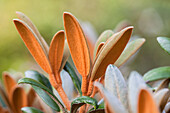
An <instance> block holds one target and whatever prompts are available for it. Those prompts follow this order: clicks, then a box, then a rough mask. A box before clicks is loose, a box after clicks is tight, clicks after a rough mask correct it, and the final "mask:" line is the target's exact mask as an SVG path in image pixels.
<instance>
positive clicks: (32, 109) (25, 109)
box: [21, 107, 43, 113]
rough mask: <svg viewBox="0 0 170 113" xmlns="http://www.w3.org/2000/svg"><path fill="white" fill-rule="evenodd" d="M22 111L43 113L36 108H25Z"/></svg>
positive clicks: (25, 112)
mask: <svg viewBox="0 0 170 113" xmlns="http://www.w3.org/2000/svg"><path fill="white" fill-rule="evenodd" d="M21 111H22V112H23V113H43V112H42V111H41V110H39V109H37V108H34V107H23V108H22V109H21Z"/></svg>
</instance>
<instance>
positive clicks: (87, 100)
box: [71, 96, 98, 113]
mask: <svg viewBox="0 0 170 113" xmlns="http://www.w3.org/2000/svg"><path fill="white" fill-rule="evenodd" d="M84 104H90V105H92V106H93V107H94V109H97V107H98V106H97V101H96V100H95V99H94V98H91V97H88V96H81V97H77V98H76V99H74V100H73V101H72V103H71V113H76V112H77V109H78V108H79V107H81V106H82V105H84Z"/></svg>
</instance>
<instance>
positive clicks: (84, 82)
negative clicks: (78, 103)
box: [81, 76, 88, 96]
mask: <svg viewBox="0 0 170 113" xmlns="http://www.w3.org/2000/svg"><path fill="white" fill-rule="evenodd" d="M87 84H88V77H87V76H83V77H82V85H81V90H82V94H83V96H86V95H87Z"/></svg>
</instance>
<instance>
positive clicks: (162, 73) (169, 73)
mask: <svg viewBox="0 0 170 113" xmlns="http://www.w3.org/2000/svg"><path fill="white" fill-rule="evenodd" d="M167 78H170V67H169V66H167V67H159V68H155V69H152V70H150V71H148V72H147V73H145V74H144V80H145V81H147V82H150V81H155V80H160V79H167Z"/></svg>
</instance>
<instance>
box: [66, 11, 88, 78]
mask: <svg viewBox="0 0 170 113" xmlns="http://www.w3.org/2000/svg"><path fill="white" fill-rule="evenodd" d="M63 18H64V28H65V33H66V38H67V42H68V45H69V49H70V53H71V56H72V59H73V61H74V64H75V66H76V68H77V70H78V72H79V73H80V74H81V75H82V76H87V75H88V74H89V71H90V56H89V51H88V47H87V44H86V40H85V37H84V34H83V31H82V29H81V27H80V25H79V23H78V21H77V20H76V18H75V17H74V16H73V15H71V14H70V13H64V15H63Z"/></svg>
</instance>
